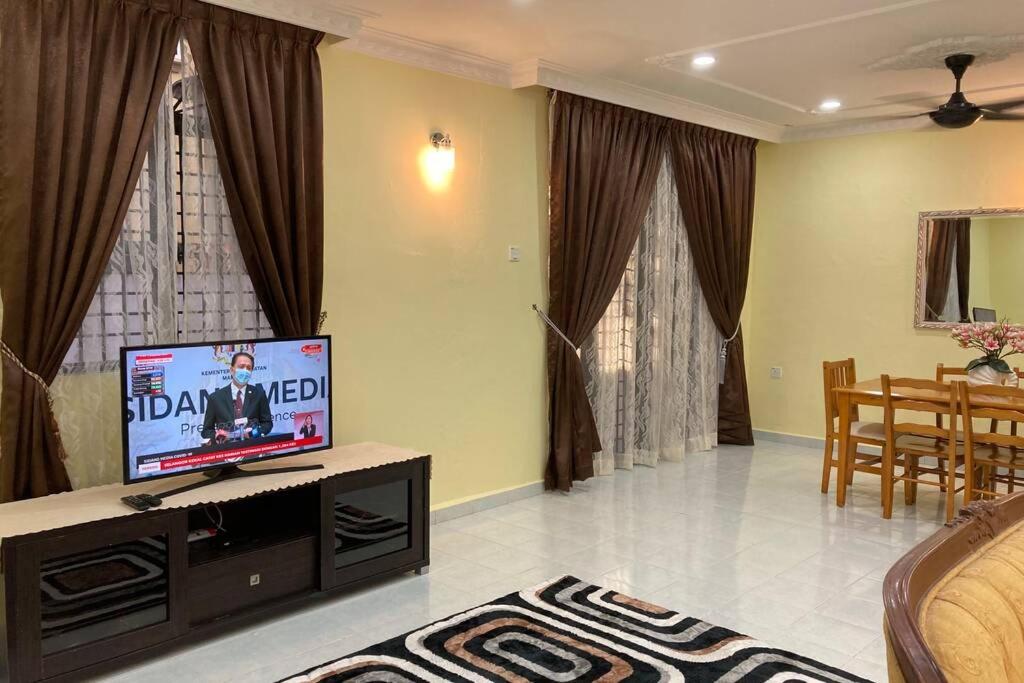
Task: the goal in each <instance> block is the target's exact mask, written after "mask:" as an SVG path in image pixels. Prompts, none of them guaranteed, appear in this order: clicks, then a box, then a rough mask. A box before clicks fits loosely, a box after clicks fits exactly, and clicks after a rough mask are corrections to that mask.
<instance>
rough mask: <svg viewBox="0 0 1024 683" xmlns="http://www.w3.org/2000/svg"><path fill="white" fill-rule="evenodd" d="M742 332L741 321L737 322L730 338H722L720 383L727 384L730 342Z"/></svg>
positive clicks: (719, 370) (719, 368)
mask: <svg viewBox="0 0 1024 683" xmlns="http://www.w3.org/2000/svg"><path fill="white" fill-rule="evenodd" d="M739 333H740V323H736V330H735V331H734V332H733V333H732V336H731V337H729V338H728V339H723V340H722V348H721V349H720V350H719V351H718V383H719V384H725V366H726V361H728V360H729V344H730V343H731V342H732V340H733V339H735V338H736V335H738V334H739Z"/></svg>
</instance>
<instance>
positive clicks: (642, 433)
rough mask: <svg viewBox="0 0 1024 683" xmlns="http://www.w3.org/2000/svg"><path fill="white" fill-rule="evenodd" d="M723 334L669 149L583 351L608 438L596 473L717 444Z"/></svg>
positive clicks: (602, 429)
mask: <svg viewBox="0 0 1024 683" xmlns="http://www.w3.org/2000/svg"><path fill="white" fill-rule="evenodd" d="M721 341H722V338H721V334H720V333H719V332H718V329H717V328H716V327H715V324H714V321H712V319H711V314H710V313H709V312H708V308H707V304H706V303H705V302H704V296H703V294H702V293H701V289H700V284H699V283H698V281H697V273H696V271H695V269H694V267H693V261H692V258H691V254H690V249H689V246H688V244H687V241H686V230H685V228H684V226H683V222H682V216H681V214H680V211H679V200H678V195H677V193H676V185H675V180H674V178H673V175H672V167H671V164H670V163H669V159H668V156H667V155H666V156H665V158H664V160H663V162H662V166H661V171H660V173H659V176H658V184H657V188H656V189H655V193H654V198H653V200H652V202H651V206H650V208H649V209H648V212H647V217H646V218H645V220H644V225H643V228H642V229H641V231H640V238H639V239H638V241H637V245H636V247H635V249H634V251H633V255H632V256H631V258H630V262H629V265H628V267H627V268H626V273H625V275H624V276H623V279H622V283H621V284H620V285H619V288H618V290H617V291H616V293H615V297H614V298H613V300H612V303H611V304H610V305H609V307H608V310H607V311H606V312H605V314H604V316H603V317H602V319H601V322H600V323H599V324H598V326H597V329H595V331H594V333H593V334H592V335H591V337H590V339H588V340H587V342H586V343H585V344H584V346H583V349H582V350H581V355H582V359H583V365H584V371H585V373H586V378H587V394H588V396H589V397H590V401H591V404H592V405H593V407H594V415H595V418H596V420H597V426H598V430H599V432H600V435H601V443H602V445H603V446H604V450H603V451H601V452H600V453H598V454H596V455H595V471H596V472H597V473H598V474H610V473H611V472H612V471H613V470H614V469H615V468H625V469H631V468H632V467H633V465H634V464H641V465H648V466H654V465H657V463H658V461H659V460H681V459H682V457H683V455H684V454H685V453H687V452H693V451H702V450H709V449H711V448H713V447H714V446H715V445H717V442H718V434H717V424H718V349H719V346H720V345H721Z"/></svg>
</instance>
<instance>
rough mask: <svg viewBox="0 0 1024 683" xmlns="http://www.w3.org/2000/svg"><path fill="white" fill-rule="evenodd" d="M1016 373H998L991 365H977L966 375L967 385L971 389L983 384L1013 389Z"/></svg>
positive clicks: (1016, 382)
mask: <svg viewBox="0 0 1024 683" xmlns="http://www.w3.org/2000/svg"><path fill="white" fill-rule="evenodd" d="M1018 381H1019V380H1018V378H1017V373H1016V372H999V371H998V370H995V369H994V368H993V367H992V366H991V365H979V366H978V367H976V368H974V369H973V370H970V371H968V373H967V384H969V385H970V386H972V387H977V386H981V385H984V384H999V385H1002V386H1008V387H1015V386H1017V384H1018Z"/></svg>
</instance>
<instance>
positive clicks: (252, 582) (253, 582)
mask: <svg viewBox="0 0 1024 683" xmlns="http://www.w3.org/2000/svg"><path fill="white" fill-rule="evenodd" d="M258 585H260V575H259V574H251V575H250V576H249V586H258Z"/></svg>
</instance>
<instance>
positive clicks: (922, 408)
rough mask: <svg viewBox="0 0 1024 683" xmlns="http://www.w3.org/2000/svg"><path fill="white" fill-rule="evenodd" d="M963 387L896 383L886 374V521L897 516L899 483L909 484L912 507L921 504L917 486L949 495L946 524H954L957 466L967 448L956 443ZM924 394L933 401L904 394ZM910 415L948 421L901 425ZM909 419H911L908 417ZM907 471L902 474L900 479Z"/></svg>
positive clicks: (905, 486)
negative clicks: (895, 503) (895, 497)
mask: <svg viewBox="0 0 1024 683" xmlns="http://www.w3.org/2000/svg"><path fill="white" fill-rule="evenodd" d="M959 387H960V383H955V384H945V383H943V382H935V381H932V380H927V379H907V378H891V377H889V376H888V375H882V410H883V411H884V424H885V436H886V447H885V456H884V458H883V462H882V516H883V517H885V518H886V519H889V518H891V517H892V504H893V488H894V486H895V484H896V482H897V481H902V482H904V484H903V496H904V502H905V503H906V504H907V505H913V504H914V503H915V502H916V500H917V486H918V484H925V485H927V486H936V487H938V488H939V490H940V491H943V492H944V493H945V494H946V521H947V522H948V521H949V520H951V519H953V509H954V503H955V501H956V494H957V492H958V491H959V490H960V489H957V487H956V482H957V467H958V466H959V463H960V462H962V461H963V459H964V445H963V444H962V443H959V442H957V411H958V409H959V400H958V399H959V391H960V388H959ZM906 389H910V390H924V391H926V392H929V393H931V394H932V396H933V398H929V399H928V400H925V399H923V398H908V397H905V396H902V395H901V390H906ZM898 412H899V413H901V416H902V414H904V413H911V414H912V415H913V416H917V417H916V419H918V420H920V419H923V415H925V414H928V415H931V416H934V415H941V416H943V417H944V418H945V419H947V420H948V424H945V426H943V427H939V426H936V424H935V422H934V420H931V421H929V422H928V423H922V422H915V421H903V420H899V421H898V420H897V418H898V416H897V413H898ZM908 419H910V418H908ZM921 458H936V460H937V465H936V466H935V467H928V466H925V465H922V464H921ZM897 466H902V468H903V474H902V475H900V474H897V473H896V468H897ZM927 474H934V475H936V477H937V476H938V475H939V474H943V475H944V483H943V481H940V480H939V479H938V478H936V479H935V480H931V479H924V478H922V476H923V475H927Z"/></svg>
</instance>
